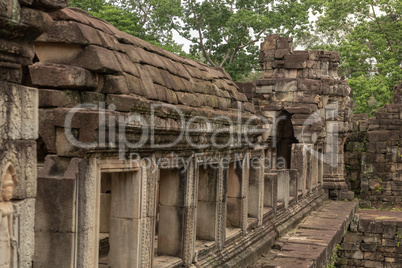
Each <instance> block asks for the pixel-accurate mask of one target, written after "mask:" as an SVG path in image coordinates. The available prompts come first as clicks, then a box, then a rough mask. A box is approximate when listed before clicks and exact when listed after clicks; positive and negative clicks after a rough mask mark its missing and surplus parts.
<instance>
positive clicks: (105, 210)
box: [98, 171, 141, 268]
mask: <svg viewBox="0 0 402 268" xmlns="http://www.w3.org/2000/svg"><path fill="white" fill-rule="evenodd" d="M140 192H141V172H139V171H133V172H114V173H101V185H100V195H99V197H100V200H99V203H100V209H99V222H98V227H99V258H98V263H99V266H98V267H99V268H107V267H133V268H136V267H140V265H141V264H140V257H139V254H140V247H141V244H140V239H141V235H140V234H141V231H140V229H141V219H140V213H141V212H140V203H141V201H140V197H141V195H140Z"/></svg>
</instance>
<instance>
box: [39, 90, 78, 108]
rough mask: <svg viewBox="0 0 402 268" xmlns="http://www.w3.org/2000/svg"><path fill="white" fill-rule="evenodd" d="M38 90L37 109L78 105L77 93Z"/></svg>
mask: <svg viewBox="0 0 402 268" xmlns="http://www.w3.org/2000/svg"><path fill="white" fill-rule="evenodd" d="M38 90H39V107H41V108H42V107H43V108H50V107H74V106H76V105H78V104H79V103H80V101H81V100H80V95H79V92H77V91H72V90H63V91H61V90H52V89H43V88H40V89H38Z"/></svg>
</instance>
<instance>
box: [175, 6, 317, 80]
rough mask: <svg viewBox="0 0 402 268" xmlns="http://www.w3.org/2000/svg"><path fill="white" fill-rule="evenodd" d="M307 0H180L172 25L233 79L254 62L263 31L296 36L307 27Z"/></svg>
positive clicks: (255, 61)
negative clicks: (180, 5) (177, 14)
mask: <svg viewBox="0 0 402 268" xmlns="http://www.w3.org/2000/svg"><path fill="white" fill-rule="evenodd" d="M311 4H312V2H311V1H309V0H279V1H278V0H276V1H274V0H203V1H201V0H183V1H182V15H181V16H179V17H178V19H176V20H174V21H173V22H174V24H173V25H174V28H175V29H176V30H177V31H178V32H179V33H180V34H181V35H182V36H183V37H184V38H186V39H188V40H189V41H190V42H191V43H192V47H191V52H192V53H196V52H199V51H201V52H202V55H203V57H204V58H205V60H206V62H207V63H208V64H210V65H211V66H215V67H217V66H219V67H224V68H225V69H226V70H227V71H228V72H229V73H230V74H231V75H232V78H233V79H234V80H238V79H240V78H241V77H243V76H247V74H248V73H250V72H251V71H252V69H253V66H255V65H256V63H257V56H258V47H257V45H256V44H257V43H258V41H260V39H261V38H262V37H265V35H266V34H271V33H279V34H283V35H287V36H298V35H300V34H301V33H302V32H303V31H305V30H306V29H307V25H308V15H309V12H308V11H309V8H310V6H311Z"/></svg>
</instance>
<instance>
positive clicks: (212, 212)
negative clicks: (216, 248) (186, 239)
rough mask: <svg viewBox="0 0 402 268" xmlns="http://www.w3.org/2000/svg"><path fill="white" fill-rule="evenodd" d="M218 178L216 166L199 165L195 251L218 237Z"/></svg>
mask: <svg viewBox="0 0 402 268" xmlns="http://www.w3.org/2000/svg"><path fill="white" fill-rule="evenodd" d="M218 180H219V170H218V169H217V168H212V167H206V166H199V169H198V195H197V219H196V220H197V221H196V243H195V249H196V251H198V250H201V249H203V248H205V247H209V246H212V245H213V244H215V242H216V241H217V239H218V237H217V236H218V228H219V226H218V217H219V215H218V207H219V205H220V204H219V203H220V201H219V198H218Z"/></svg>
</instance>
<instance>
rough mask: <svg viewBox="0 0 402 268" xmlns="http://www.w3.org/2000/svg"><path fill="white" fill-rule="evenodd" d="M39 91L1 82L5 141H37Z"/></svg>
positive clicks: (0, 106)
mask: <svg viewBox="0 0 402 268" xmlns="http://www.w3.org/2000/svg"><path fill="white" fill-rule="evenodd" d="M38 101H39V100H38V91H37V89H34V88H29V87H24V86H20V85H16V84H11V83H7V82H0V125H2V126H3V127H2V128H1V129H0V137H1V138H3V139H27V140H28V139H33V140H34V139H37V137H38V107H39V104H38Z"/></svg>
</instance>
